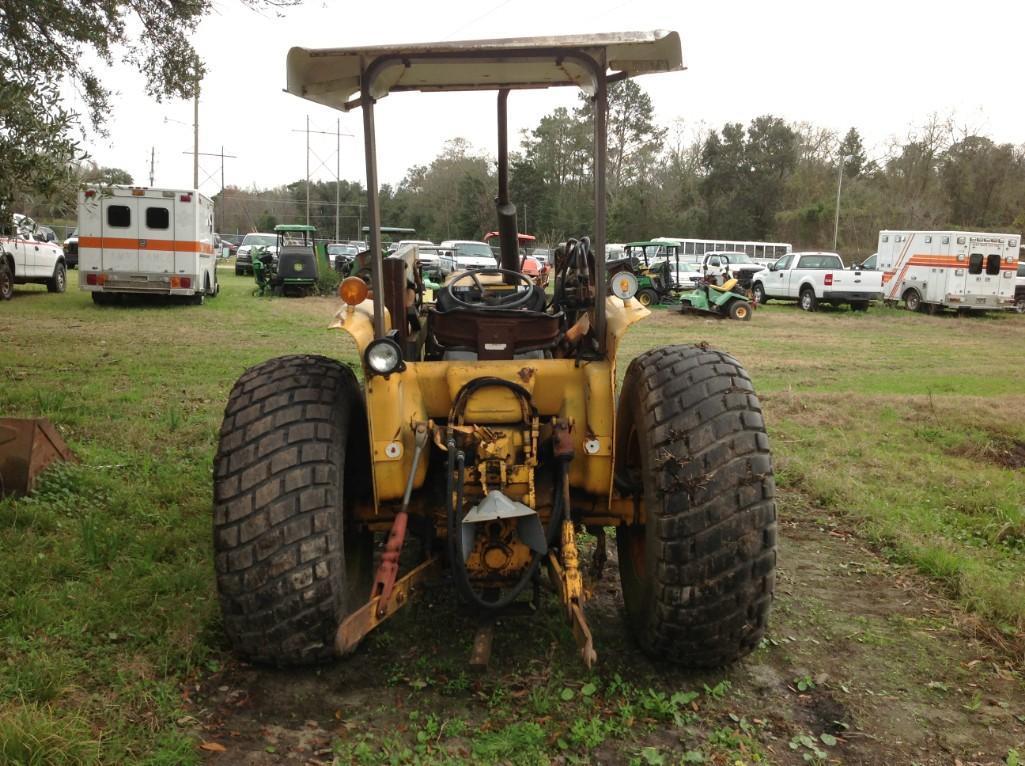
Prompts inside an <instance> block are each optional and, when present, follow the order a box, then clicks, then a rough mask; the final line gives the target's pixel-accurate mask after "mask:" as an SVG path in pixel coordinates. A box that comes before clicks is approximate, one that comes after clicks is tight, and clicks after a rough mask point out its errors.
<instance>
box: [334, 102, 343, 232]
mask: <svg viewBox="0 0 1025 766" xmlns="http://www.w3.org/2000/svg"><path fill="white" fill-rule="evenodd" d="M335 140H336V141H337V144H336V146H335V242H337V241H338V240H339V239H340V235H339V233H338V224H339V217H340V216H341V209H342V205H341V201H342V182H341V177H342V120H341V118H340V117H339V118H336V119H335Z"/></svg>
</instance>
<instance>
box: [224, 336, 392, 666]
mask: <svg viewBox="0 0 1025 766" xmlns="http://www.w3.org/2000/svg"><path fill="white" fill-rule="evenodd" d="M367 439H368V437H367V428H366V415H365V414H364V409H363V399H362V395H361V393H360V388H359V384H358V383H357V381H356V377H355V375H353V373H352V371H351V370H350V369H349V368H348V367H346V366H345V365H343V364H341V363H340V362H337V361H335V360H333V359H328V358H326V357H322V356H284V357H280V358H277V359H271V360H269V361H267V362H264V363H263V364H259V365H257V366H255V367H252V368H250V369H249V370H247V371H246V372H245V374H243V375H242V377H241V378H239V379H238V382H237V383H236V384H235V387H234V388H233V389H232V391H231V396H230V397H229V399H228V406H227V408H226V409H225V412H224V421H223V423H222V424H221V434H220V443H219V446H218V450H217V457H216V459H215V463H214V550H215V553H216V557H215V568H216V572H217V590H218V594H219V596H220V602H221V613H222V616H223V620H224V630H225V632H226V633H227V635H228V638H229V640H230V641H231V644H232V646H233V647H234V649H235V651H236V652H238V653H239V654H241V655H243V656H244V657H246V658H248V659H250V660H254V661H258V662H266V663H272V664H276V665H300V664H307V663H311V662H317V661H320V660H324V659H327V658H329V657H331V656H332V655H333V653H334V636H335V630H336V629H337V627H338V623H339V622H340V620H341V619H342V618H343V617H344V616H345V615H346V614H348V613H349V612H350V611H351V610H352V609H353V608H355V607H358V606H360V605H362V604H363V603H365V602H366V600H367V599H368V598H369V595H370V585H371V567H372V557H373V540H372V537H371V536H370V535H369V534H367V533H360V532H359V531H357V529H356V528H354V527H353V526H352V525H351V524H350V523H349V522H350V520H349V519H347V518H345V515H346V514H345V505H346V502H347V501H351V498H352V497H353V496H354V494H358V493H359V492H365V491H367V481H368V479H367V477H368V475H369V464H368V461H369V446H368V441H367Z"/></svg>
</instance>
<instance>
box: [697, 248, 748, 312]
mask: <svg viewBox="0 0 1025 766" xmlns="http://www.w3.org/2000/svg"><path fill="white" fill-rule="evenodd" d="M722 260H723V261H725V262H724V263H723V264H722V266H720V267H719V269H718V271H719V273H718V274H714V275H713V274H710V273H709V272H708V271H707V269H706V272H705V277H704V279H702V280H701V282H699V283H698V285H697V287H696V288H695V289H693V290H688V291H687V292H684V293H681V294H680V303H681V306H680V312H681V313H683V314H710V315H712V316H715V317H719V318H720V319H725V318H727V317H729V318H730V319H739V320H741V321H743V322H748V321H750V320H751V314H752V313H753V312H754V306H755V305H754V303H752V302H751V298H750V296H749V295H748V293H747V291H746V290H745V289H744V288H742V287H741V286H740V284H739V283H738V282H737V279H736V278H735V277H731V276H730V271H729V260H728V259H727V258H726V256H723V257H722Z"/></svg>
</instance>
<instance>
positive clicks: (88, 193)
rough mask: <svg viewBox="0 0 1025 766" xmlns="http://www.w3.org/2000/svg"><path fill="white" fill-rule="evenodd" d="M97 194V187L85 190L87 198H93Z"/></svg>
mask: <svg viewBox="0 0 1025 766" xmlns="http://www.w3.org/2000/svg"><path fill="white" fill-rule="evenodd" d="M95 196H96V190H95V189H86V190H85V198H86V199H92V198H93V197H95Z"/></svg>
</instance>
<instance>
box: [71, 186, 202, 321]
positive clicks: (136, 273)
mask: <svg viewBox="0 0 1025 766" xmlns="http://www.w3.org/2000/svg"><path fill="white" fill-rule="evenodd" d="M78 252H79V256H78V274H79V276H78V285H79V287H80V288H81V289H82V290H86V291H88V292H90V293H92V297H93V301H94V302H95V303H108V302H110V301H111V300H113V298H114V297H115V296H118V295H125V294H136V295H180V296H185V297H187V298H189V299H190V300H191V301H192V302H194V303H202V302H203V300H204V299H205V298H206V296H214V295H216V294H217V292H218V290H219V285H218V284H217V258H216V255H215V253H214V206H213V201H212V200H211V199H210V198H209V197H205V196H203V195H202V194H200V193H199V192H197V191H194V190H190V189H186V190H184V191H183V190H179V189H151V188H147V187H137V186H110V187H103V188H86V189H83V190H82V191H80V192H79V194H78Z"/></svg>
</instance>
